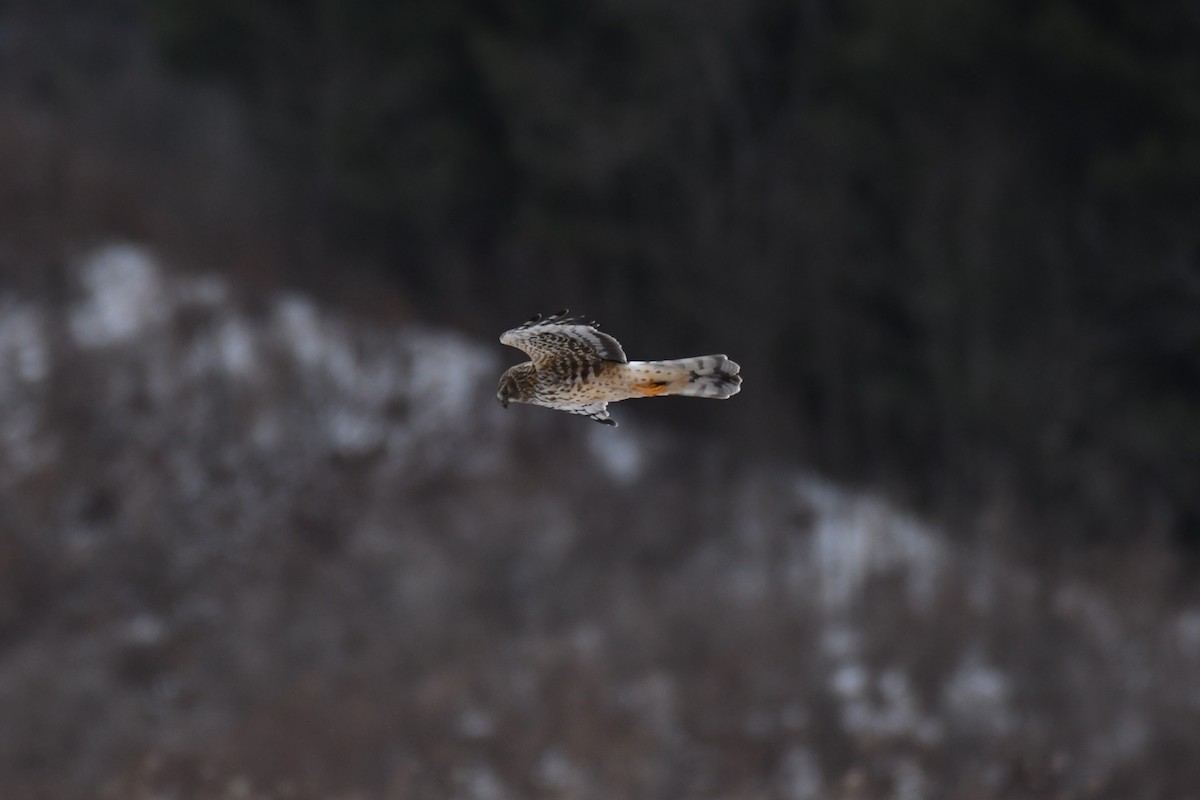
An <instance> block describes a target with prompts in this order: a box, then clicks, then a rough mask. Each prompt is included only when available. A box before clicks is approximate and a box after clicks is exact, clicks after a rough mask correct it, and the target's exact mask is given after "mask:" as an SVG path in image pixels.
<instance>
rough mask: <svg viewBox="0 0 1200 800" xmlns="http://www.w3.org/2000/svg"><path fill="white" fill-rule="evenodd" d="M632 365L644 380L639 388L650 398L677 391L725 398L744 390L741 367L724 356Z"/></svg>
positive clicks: (691, 395) (691, 394) (642, 362)
mask: <svg viewBox="0 0 1200 800" xmlns="http://www.w3.org/2000/svg"><path fill="white" fill-rule="evenodd" d="M629 366H630V367H631V368H633V369H635V370H636V371H637V372H638V373H639V376H645V381H644V382H639V383H638V384H636V385H635V386H634V389H635V391H637V392H639V393H640V394H642V395H645V396H647V397H653V396H656V395H666V394H675V395H683V396H685V397H711V398H714V399H716V400H724V399H725V398H727V397H733V396H734V395H735V394H737V393H738V392H740V391H741V390H742V376H741V375H739V374H738V370H740V369H741V368H740V367H739V366H738V365H737V362H734V361H730V360H729V359H728V358H726V357H725V356H723V355H712V356H695V357H693V358H678V359H675V360H673V361H640V362H638V361H635V362H630V364H629Z"/></svg>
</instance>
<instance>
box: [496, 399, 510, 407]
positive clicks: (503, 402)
mask: <svg viewBox="0 0 1200 800" xmlns="http://www.w3.org/2000/svg"><path fill="white" fill-rule="evenodd" d="M496 399H497V400H500V405H501V406H503V407H504V408H508V401H507V400H501V399H500V398H496Z"/></svg>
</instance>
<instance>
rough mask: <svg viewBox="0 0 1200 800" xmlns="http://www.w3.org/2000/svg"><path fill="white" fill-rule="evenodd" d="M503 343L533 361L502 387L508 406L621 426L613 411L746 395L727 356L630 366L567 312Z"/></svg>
mask: <svg viewBox="0 0 1200 800" xmlns="http://www.w3.org/2000/svg"><path fill="white" fill-rule="evenodd" d="M500 341H501V343H503V344H506V345H509V346H511V347H515V348H517V349H518V350H522V351H524V352H525V353H526V354H527V355H528V356H529V358H530V360H529V361H527V362H525V363H524V364H517V365H516V366H513V367H510V368H509V369H508V371H506V372H505V373H504V376H503V377H502V378H501V379H500V387H499V389H498V391H497V393H496V396H497V398H498V399H499V400H500V402H501V403H502V404H504V405H505V406H507V405H508V404H509V403H510V402H511V403H530V404H532V405H539V406H545V407H547V408H554V409H558V410H561V411H566V412H568V413H571V414H582V415H584V416H587V417H590V418H592V419H594V420H596V421H597V422H603V423H605V424H606V425H616V424H617V423H616V421H615V420H612V419H610V418H609V416H608V408H607V406H608V404H609V403H615V402H618V401H620V400H629V399H632V398H635V397H659V396H663V395H684V396H689V397H711V398H716V399H725V398H727V397H732V396H733V395H735V394H737V393H738V392H739V391H741V383H742V378H741V376H740V375H738V369H739V367H738V365H737V364H736V363H734V362H733V361H730V360H729V359H728V358H726V357H725V356H723V355H711V356H696V357H694V358H680V359H674V360H671V361H629V360H628V359H627V358H626V357H625V352H624V350H622V349H621V345H620V343H618V342H617V340H616V339H614V338H613V337H611V336H609V335H608V334H606V333H601V332H600V331H599V330H598V329H597V328H596V325H595V323H591V324H582V323H578V322H576V321H575V320H573V319H568V318H567V317H566V312H565V311H562V312H559V313H558V314H555V315H553V316H551V317H547V318H546V319H542V318H541V317H540V316H538V317H534V318H533V319H531V320H529V322H526V323H525V324H524V325H521V326H520V327H517V328H513V329H512V330H510V331H506V332H505V333H504V335H503V336H501V337H500Z"/></svg>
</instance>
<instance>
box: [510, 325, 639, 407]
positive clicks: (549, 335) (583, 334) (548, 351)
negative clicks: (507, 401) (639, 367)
mask: <svg viewBox="0 0 1200 800" xmlns="http://www.w3.org/2000/svg"><path fill="white" fill-rule="evenodd" d="M579 319H581V318H580V317H567V310H566V309H563V310H562V311H560V312H558V313H557V314H553V315H551V316H549V317H546V318H545V319H543V318H542V316H541V315H540V314H539V315H537V316H535V317H533V319H531V320H529V321H528V322H526V323H525V324H524V325H521V326H519V327H516V328H513V329H512V330H510V331H505V332H504V335H503V336H501V337H500V342H501V344H506V345H508V346H509V347H515V348H517V349H518V350H521V351H524V353H525V354H526V355H528V356H529V359H530V360H531V361H532V362H533V363H534V366H535V367H537V368H538V369H541V368H543V367H545V366H548V365H550V364H552V363H553V362H554V361H556V360H558V359H562V358H567V359H569V360H570V361H572V362H574V363H575V364H577V365H583V364H592V363H595V362H597V361H615V362H618V363H621V364H625V363H627V362H628V361H629V359H627V358H626V357H625V351H624V350H622V349H621V345H620V343H619V342H618V341H617V340H616V339H614V338H613V337H611V336H609V335H608V334H607V333H601V332H600V330H599V329H598V328H597V327H596V323H594V322H592V323H581V322H578V320H579ZM576 413H587V412H576Z"/></svg>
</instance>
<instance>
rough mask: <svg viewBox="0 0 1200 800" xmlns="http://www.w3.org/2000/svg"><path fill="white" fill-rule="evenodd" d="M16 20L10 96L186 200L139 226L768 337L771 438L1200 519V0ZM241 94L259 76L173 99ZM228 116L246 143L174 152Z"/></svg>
mask: <svg viewBox="0 0 1200 800" xmlns="http://www.w3.org/2000/svg"><path fill="white" fill-rule="evenodd" d="M17 6H18V8H20V6H21V4H17ZM9 16H10V17H11V21H10V22H9V35H8V40H7V41H8V44H7V45H6V50H7V60H8V62H9V63H8V64H6V67H5V72H6V73H7V74H8V75H9V78H8V82H9V92H10V97H11V96H12V94H13V93H14V92H15V89H17V88H19V89H20V91H21V94H20V100H21V102H23V103H25V104H27V105H29V106H31V107H34V108H36V109H38V110H39V112H40V113H41V114H42V115H44V116H47V117H65V118H66V119H67V120H69V123H70V124H71V125H75V124H78V123H82V124H83V125H84V126H89V125H90V126H91V128H90V129H87V128H85V130H84V131H80V132H78V133H76V134H75V135H77V136H79V137H90V136H94V135H98V134H104V133H107V134H108V135H109V136H111V137H113V138H114V139H116V141H109V142H103V143H101V145H97V146H107V147H110V148H111V147H121V146H124V147H125V150H124V151H123V152H124V157H125V158H128V159H135V158H136V159H137V160H138V161H139V162H143V163H140V164H138V165H136V166H134V167H133V168H134V169H135V170H140V171H145V172H150V173H152V174H148V175H143V176H141V180H143V181H149V182H150V183H152V184H154V186H155V190H156V191H157V192H159V193H160V194H169V195H172V198H171V200H170V203H171V204H173V205H174V206H175V207H176V208H177V209H179V210H181V211H183V212H184V214H183V215H182V216H181V215H176V216H175V217H174V218H172V219H171V221H170V223H169V224H162V223H161V222H159V221H158V220H156V219H154V215H155V213H156V211H161V209H156V208H155V207H154V206H153V205H149V206H148V207H145V208H141V207H138V206H139V205H140V204H138V203H135V204H134V208H132V209H130V208H128V207H122V208H120V209H119V210H118V209H113V208H111V207H110V208H107V209H106V210H105V209H91V213H93V214H100V213H103V214H106V215H107V216H108V220H107V221H114V220H113V219H112V218H113V217H114V216H115V217H117V219H115V222H116V223H117V227H118V228H125V229H127V232H128V233H129V234H131V235H139V234H140V235H142V236H143V237H144V236H146V235H149V236H151V237H153V238H155V239H158V240H169V239H170V236H171V235H177V239H180V240H182V241H179V242H177V243H179V244H182V245H183V247H182V248H180V249H182V250H184V251H185V252H189V253H193V254H196V255H195V257H196V260H197V261H202V260H204V258H205V257H206V256H205V254H208V255H209V256H211V257H208V261H209V262H211V263H218V264H220V263H224V264H225V265H228V264H229V263H230V262H231V261H232V262H234V265H233V266H232V267H230V268H231V269H235V270H236V269H238V263H237V262H239V261H240V262H243V263H245V262H249V263H253V264H255V265H256V266H254V267H251V268H250V269H249V271H250V272H251V273H253V272H254V271H256V270H257V271H258V272H259V273H260V274H265V275H266V276H267V277H266V278H264V280H265V281H267V282H271V281H275V280H278V279H282V280H284V281H288V282H294V283H295V284H298V285H305V286H311V287H315V288H317V289H319V290H320V291H322V292H338V293H340V294H342V295H345V296H349V295H354V294H356V293H357V294H358V295H359V297H364V298H365V297H376V298H377V297H379V295H380V292H381V291H382V292H385V293H387V294H389V295H391V296H394V297H395V298H399V299H398V300H397V303H396V306H397V307H405V308H407V309H408V312H409V313H410V314H411V315H412V316H415V317H419V318H421V319H426V320H429V321H439V322H441V323H443V324H447V325H452V326H455V327H459V328H461V329H464V330H467V331H470V332H471V333H473V334H477V335H479V336H484V337H490V336H492V335H494V334H495V332H497V331H499V330H503V329H505V328H506V327H508V326H510V325H511V324H513V323H514V321H518V320H520V319H523V318H524V317H525V316H527V315H528V314H531V313H533V312H534V311H543V312H545V311H549V310H554V309H557V308H559V307H562V306H571V307H573V308H576V309H578V310H579V311H580V312H582V313H585V314H589V315H591V316H594V317H597V318H600V321H601V322H602V323H603V324H604V325H605V326H606V327H607V328H608V329H609V330H612V331H615V332H617V333H618V335H619V336H620V337H621V338H623V339H624V340H625V341H626V342H627V344H628V345H629V347H632V348H633V350H634V351H635V352H640V351H641V350H642V349H643V347H645V348H651V347H652V348H653V349H654V350H655V352H659V351H661V352H662V353H664V354H677V353H682V352H684V351H685V350H688V349H689V348H695V347H710V348H717V349H720V350H724V351H727V352H729V353H731V354H734V355H735V356H737V357H740V359H741V360H742V361H743V362H744V365H743V366H744V367H745V371H746V374H747V376H748V380H750V381H751V382H750V383H748V384H747V385H748V386H752V387H753V389H754V391H753V393H752V396H754V397H756V398H758V400H757V403H758V405H757V407H756V409H755V413H753V414H748V415H746V416H744V417H742V416H739V418H738V423H737V424H739V425H740V426H742V433H743V435H744V444H745V446H746V447H748V448H750V449H751V450H761V451H763V452H766V453H770V454H772V455H779V454H786V455H788V456H789V457H790V456H795V457H797V458H799V459H800V460H802V461H804V462H807V463H810V464H813V465H815V466H817V467H819V468H820V469H822V470H826V471H829V472H830V473H832V474H835V475H838V476H842V477H846V478H852V479H856V480H861V481H865V482H870V483H880V482H882V483H884V484H887V485H889V486H891V488H892V490H893V491H895V492H897V493H900V494H901V495H902V496H904V497H905V498H907V499H909V500H911V501H916V502H918V503H920V504H921V505H922V506H924V507H932V508H935V509H937V510H938V511H940V512H946V511H950V512H954V511H957V510H962V509H964V508H967V509H969V508H974V507H976V506H977V505H978V504H979V503H980V502H982V501H985V500H988V499H991V498H996V497H1003V498H1006V502H1013V503H1014V505H1015V506H1019V511H1020V512H1021V513H1027V514H1028V515H1029V516H1030V517H1033V518H1036V519H1040V520H1043V521H1048V523H1049V524H1048V525H1047V527H1046V529H1045V531H1043V532H1046V531H1054V535H1055V536H1056V537H1067V538H1074V539H1080V540H1097V539H1099V540H1113V539H1117V540H1120V539H1125V538H1128V537H1133V536H1140V535H1143V534H1147V533H1149V534H1153V535H1158V536H1166V537H1168V538H1174V539H1176V540H1178V541H1180V542H1186V543H1190V544H1191V545H1193V546H1194V545H1195V544H1196V543H1197V541H1200V533H1198V531H1200V527H1198V526H1200V492H1197V491H1195V487H1196V486H1197V485H1200V457H1198V456H1197V454H1198V453H1200V188H1198V187H1200V101H1198V100H1197V98H1198V97H1200V19H1198V12H1197V9H1196V6H1195V4H1194V3H1190V2H1184V1H1182V0H1180V1H1178V2H1163V3H1155V4H1150V5H1147V4H1142V3H1125V2H1079V1H1077V0H1044V1H1042V2H1016V3H1003V4H995V3H992V4H980V3H971V2H961V1H960V0H919V2H915V3H906V4H903V5H901V6H897V5H896V4H894V3H891V2H882V1H880V2H872V1H871V0H862V1H861V2H847V3H830V2H819V1H816V0H812V1H804V2H796V1H794V0H787V1H786V2H784V1H782V0H749V1H748V2H739V3H727V2H719V1H716V0H714V1H713V2H688V3H679V2H625V1H624V0H605V1H603V2H593V3H581V4H563V3H556V2H544V3H543V2H509V3H491V2H467V1H465V0H457V1H456V2H445V3H392V2H349V3H348V2H334V1H332V0H331V1H330V2H301V3H274V2H242V1H241V0H236V1H234V0H227V1H225V0H217V1H216V2H203V3H198V2H188V0H153V2H148V3H146V4H135V3H117V4H106V7H105V9H103V10H100V9H96V8H92V7H91V6H90V5H89V4H85V3H78V4H74V7H72V4H70V3H59V4H55V6H54V8H52V9H51V8H45V9H43V8H41V7H40V6H39V5H38V4H34V3H30V4H27V5H26V6H25V8H24V9H23V10H21V11H14V12H10V14H9ZM56 17H61V18H63V19H64V20H66V19H69V21H70V24H68V25H65V26H59V25H57V24H52V22H53V21H52V20H51V19H50V18H56ZM22 26H24V27H22ZM105 27H107V28H109V29H113V30H115V31H118V32H119V33H118V34H117V35H116V37H115V41H114V37H108V38H105V37H103V36H101V37H97V36H96V31H97V30H98V29H101V28H105ZM22 30H27V31H29V32H30V33H29V36H28V38H26V37H24V36H22V35H20V33H21V31H22ZM41 36H46V37H48V38H46V39H45V40H42V39H40V38H39V37H41ZM54 37H58V38H54ZM131 51H132V52H131ZM19 56H20V57H19ZM131 61H132V62H135V63H137V64H139V65H142V66H144V65H143V64H141V62H143V61H146V62H153V63H154V64H155V65H160V64H161V65H162V66H161V69H162V70H163V72H162V73H161V74H158V73H154V74H155V75H156V76H157V77H156V79H157V80H159V81H163V82H170V84H171V85H172V86H178V85H181V84H182V85H183V86H185V87H186V89H181V90H180V91H181V92H185V91H186V92H187V93H190V94H185V95H184V97H186V98H191V99H189V100H181V99H179V98H178V97H177V98H175V99H174V100H173V101H172V103H170V104H168V103H160V102H156V100H159V99H161V98H158V97H157V95H155V94H154V92H155V91H156V90H155V88H154V87H152V86H148V85H145V84H146V83H147V79H146V78H142V79H141V80H142V83H143V84H144V85H142V86H140V87H139V86H138V85H136V84H135V83H133V81H134V79H132V78H130V77H128V74H127V73H128V72H129V71H130V70H131V69H132V67H131V66H130V62H131ZM156 68H157V67H156ZM20 70H27V74H24V75H21V74H20ZM114 84H116V85H118V86H119V87H120V88H119V89H116V90H114V91H113V94H114V95H116V98H117V104H116V105H115V106H114V105H113V104H111V103H110V102H108V101H107V100H103V101H100V103H99V105H97V106H95V107H92V106H91V105H90V104H91V103H92V102H93V101H95V98H96V93H98V92H99V93H101V95H102V94H103V93H104V91H105V88H106V87H111V86H113V85H114ZM131 84H133V85H131ZM139 91H143V92H146V93H148V94H147V95H146V96H139V95H138V92H139ZM158 91H163V90H162V89H161V88H159V89H158ZM214 92H221V93H222V98H223V101H224V99H227V98H226V95H225V94H224V93H225V92H229V95H228V96H229V97H232V98H235V100H233V101H232V102H233V106H232V107H226V106H221V108H220V109H213V110H210V111H208V112H200V113H191V114H189V113H187V112H188V109H186V108H179V107H177V106H178V105H180V104H181V103H185V102H204V97H205V95H206V93H207V94H210V95H211V94H212V93H214ZM209 102H210V103H215V102H216V101H214V100H212V99H211V98H210V99H209ZM172 104H173V105H174V106H176V107H174V108H171V107H170V106H171V105H172ZM192 111H193V112H194V111H195V109H192ZM221 114H223V115H224V117H223V118H218V119H214V118H213V117H214V116H220V115H221ZM75 116H79V117H82V118H84V119H78V120H77V119H74V118H73V117H75ZM125 116H127V117H129V119H120V117H125ZM114 117H116V118H115V119H114ZM222 125H224V128H221V126H222ZM181 127H182V128H184V129H182V130H181V129H180V128H181ZM230 128H234V130H233V131H232V132H231V131H230ZM129 133H132V134H133V135H135V136H136V138H135V139H134V140H133V141H129V140H127V139H124V138H123V137H125V136H126V135H127V134H129ZM11 135H13V134H12V133H11V131H10V136H11ZM30 135H33V134H30ZM60 135H66V136H70V135H72V134H71V132H69V131H67V132H65V133H63V134H60ZM220 136H224V137H225V140H224V141H223V142H219V143H218V144H217V145H214V144H213V143H212V142H211V141H205V138H206V137H207V138H208V139H209V140H211V139H212V138H214V137H220ZM119 137H121V138H119ZM205 148H208V149H209V150H210V151H211V150H213V149H214V148H215V149H216V150H217V154H218V155H219V156H220V159H219V160H220V162H221V163H220V168H219V169H218V170H216V171H217V173H218V174H216V175H213V174H211V173H210V172H208V171H205V168H203V167H199V168H194V170H195V172H196V173H197V174H187V172H186V167H180V166H178V165H176V166H174V167H172V168H169V169H168V170H167V171H165V172H161V171H158V170H157V169H156V167H155V166H154V165H153V162H154V160H155V159H156V158H158V159H166V158H174V156H173V155H172V156H168V155H167V154H166V152H167V151H169V152H170V153H172V154H174V153H176V152H177V151H178V150H181V149H182V150H184V151H185V152H187V151H188V150H190V151H197V150H204V149H205ZM231 149H235V150H236V152H229V151H230V150H231ZM46 157H47V158H54V156H52V155H47V156H46ZM205 157H207V158H209V159H215V158H216V156H214V155H213V154H212V153H211V152H210V153H208V154H207V155H206V156H205ZM175 160H176V161H178V159H175ZM246 165H251V166H249V167H247V166H246ZM75 169H76V167H73V166H72V165H71V164H69V163H68V164H62V165H60V166H59V167H58V170H59V174H58V185H57V186H55V185H53V184H51V185H42V184H40V183H39V184H38V185H36V186H30V187H26V189H27V190H28V191H30V192H33V193H34V194H36V195H41V197H38V198H37V200H38V201H39V202H38V203H35V204H34V205H35V206H36V205H45V204H47V203H49V204H54V203H58V204H60V206H61V205H62V204H63V203H65V202H68V201H66V200H64V198H63V197H62V195H63V194H70V193H71V192H72V191H73V190H72V188H71V186H72V184H73V183H75V182H76V180H77V179H76V178H75V176H74V175H73V171H74V170H75ZM78 169H84V167H83V166H79V167H78ZM10 200H12V201H14V202H15V204H19V205H20V206H22V208H25V209H27V208H29V204H28V203H27V202H26V200H25V199H24V198H23V199H20V200H18V199H17V198H16V197H13V196H10ZM92 200H93V198H88V199H87V200H82V201H80V200H76V201H74V202H75V203H76V204H87V203H90V202H91V201H92ZM142 203H143V204H144V203H145V201H144V200H143V201H142ZM106 205H107V204H106ZM11 213H13V211H10V214H11ZM15 213H16V215H17V216H20V214H21V213H22V211H21V210H15ZM10 218H11V217H10ZM168 227H169V228H171V229H172V230H167V229H166V228H168ZM72 233H73V235H75V236H76V237H78V236H79V235H81V234H82V233H83V232H77V231H72ZM46 238H49V239H57V238H58V232H57V231H54V232H53V233H47V235H46ZM213 240H217V241H215V242H214V241H213ZM221 248H224V250H225V253H224V254H222V253H221V252H220V251H221ZM230 252H235V253H236V254H237V255H236V257H235V258H229V253H230ZM243 271H246V270H243ZM643 343H644V344H643ZM629 347H627V349H629ZM692 411H693V409H691V408H689V409H686V410H685V412H684V414H683V417H684V422H692V423H696V418H695V417H694V416H693V415H692ZM676 416H677V415H676Z"/></svg>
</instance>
